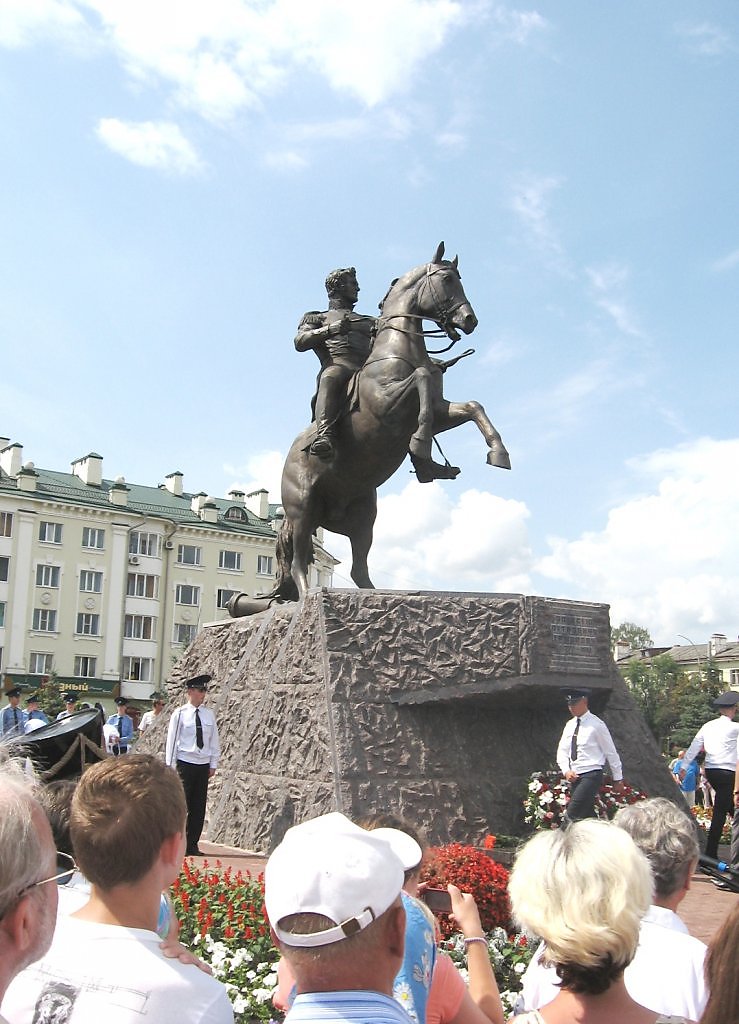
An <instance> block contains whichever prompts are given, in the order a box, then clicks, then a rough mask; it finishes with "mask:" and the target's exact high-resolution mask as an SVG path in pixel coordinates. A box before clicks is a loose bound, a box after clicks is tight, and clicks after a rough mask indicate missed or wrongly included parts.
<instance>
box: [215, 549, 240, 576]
mask: <svg viewBox="0 0 739 1024" xmlns="http://www.w3.org/2000/svg"><path fill="white" fill-rule="evenodd" d="M218 568H219V569H238V571H239V572H241V552H240V551H221V552H220V554H219V555H218Z"/></svg>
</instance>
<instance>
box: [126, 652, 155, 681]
mask: <svg viewBox="0 0 739 1024" xmlns="http://www.w3.org/2000/svg"><path fill="white" fill-rule="evenodd" d="M153 667H154V659H153V658H129V657H126V658H124V659H123V671H122V672H121V675H122V676H123V678H124V679H129V680H130V681H131V682H134V683H150V682H151V678H152V669H153Z"/></svg>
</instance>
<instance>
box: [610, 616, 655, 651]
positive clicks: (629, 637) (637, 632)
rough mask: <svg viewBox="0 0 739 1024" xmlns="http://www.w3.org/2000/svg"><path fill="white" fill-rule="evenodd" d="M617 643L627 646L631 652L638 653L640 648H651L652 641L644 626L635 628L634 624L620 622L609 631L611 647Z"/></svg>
mask: <svg viewBox="0 0 739 1024" xmlns="http://www.w3.org/2000/svg"><path fill="white" fill-rule="evenodd" d="M617 643H621V644H628V645H629V648H630V649H631V650H632V651H640V650H641V649H642V647H653V646H654V641H653V640H652V638H651V636H650V635H649V630H648V629H647V628H646V627H645V626H637V624H636V623H635V622H622V623H621V625H620V626H616V627H615V629H612V630H611V647H615V646H616V644H617Z"/></svg>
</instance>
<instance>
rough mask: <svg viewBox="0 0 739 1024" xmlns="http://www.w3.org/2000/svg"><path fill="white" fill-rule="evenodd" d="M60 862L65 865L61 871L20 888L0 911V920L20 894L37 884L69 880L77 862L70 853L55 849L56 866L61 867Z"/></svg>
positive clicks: (24, 893)
mask: <svg viewBox="0 0 739 1024" xmlns="http://www.w3.org/2000/svg"><path fill="white" fill-rule="evenodd" d="M62 864H63V865H65V867H64V870H63V871H57V873H56V874H55V875H50V876H49V878H40V879H39V880H38V882H31V884H30V885H27V886H26V887H25V888H24V889H21V891H20V892H19V893H17V894H16V896H14V898H13V899H12V900H10V902H9V903H8V905H7V906H6V907H5V909H4V910H3V911H0V920H2V919H3V918H4V917H5V915H6V914H7V913H8V911H9V910H10V908H11V907H13V906H15V904H16V903H17V902H18V900H19V899H20V898H21V897H22V896H25V895H26V893H27V892H30V891H31V889H35V888H36V886H37V885H46V883H47V882H59V884H60V885H65V884H66V883H67V882H68V881H69V880H70V878H71V877H72V875H73V874H74V872H75V871H76V870H77V863H76V861H75V859H74V857H72V856H71V855H70V854H68V853H62V851H61V850H57V851H56V866H57V868H59V867H61V865H62Z"/></svg>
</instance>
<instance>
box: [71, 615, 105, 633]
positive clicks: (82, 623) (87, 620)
mask: <svg viewBox="0 0 739 1024" xmlns="http://www.w3.org/2000/svg"><path fill="white" fill-rule="evenodd" d="M75 632H76V633H77V635H78V636H100V616H99V615H98V614H97V612H92V613H89V612H79V613H78V615H77V629H76V630H75Z"/></svg>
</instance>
